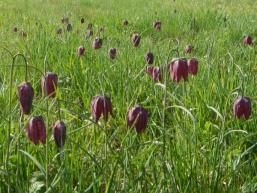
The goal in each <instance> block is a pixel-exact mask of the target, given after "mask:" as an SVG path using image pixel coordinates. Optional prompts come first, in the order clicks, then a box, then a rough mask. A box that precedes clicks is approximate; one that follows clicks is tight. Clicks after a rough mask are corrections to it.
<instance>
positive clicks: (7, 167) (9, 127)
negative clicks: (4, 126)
mask: <svg viewBox="0 0 257 193" xmlns="http://www.w3.org/2000/svg"><path fill="white" fill-rule="evenodd" d="M14 62H15V58H13V61H12V64H11V74H10V83H9V88H10V91H9V121H8V123H9V126H8V130H7V139H8V141H7V154H6V160H5V169H6V171H7V173H8V177H7V182H8V191H7V192H8V193H9V192H10V175H9V157H10V143H11V129H12V87H13V85H12V82H13V70H14Z"/></svg>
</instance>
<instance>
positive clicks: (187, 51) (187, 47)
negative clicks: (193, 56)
mask: <svg viewBox="0 0 257 193" xmlns="http://www.w3.org/2000/svg"><path fill="white" fill-rule="evenodd" d="M192 49H193V46H192V45H191V44H188V45H186V47H185V53H186V54H190V53H191V52H192Z"/></svg>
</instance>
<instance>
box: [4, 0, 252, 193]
mask: <svg viewBox="0 0 257 193" xmlns="http://www.w3.org/2000/svg"><path fill="white" fill-rule="evenodd" d="M233 2H234V1H233ZM236 2H238V3H236ZM253 4H254V3H252V1H250V0H242V1H235V3H231V1H228V0H226V1H218V0H214V1H210V0H207V1H200V0H199V1H198V0H194V1H189V0H184V1H183V2H181V1H168V0H163V1H157V0H151V1H143V0H130V1H122V0H117V1H113V0H108V1H102V0H95V1H90V0H85V1H82V0H81V1H79V0H77V1H60V0H48V1H39V0H34V1H32V0H29V1H22V0H18V1H10V0H8V1H4V2H2V3H1V4H0V26H1V28H0V41H1V46H2V47H5V48H7V49H8V50H10V51H11V53H12V54H13V55H15V54H16V53H22V54H23V55H24V56H25V57H26V58H27V61H28V80H29V81H30V82H31V83H32V85H33V88H34V91H35V98H34V101H33V111H32V113H31V115H30V116H24V117H23V118H20V112H19V104H18V99H17V91H16V90H17V89H16V88H17V86H18V84H19V83H20V82H21V81H24V67H23V62H24V61H23V60H22V58H17V61H16V65H15V67H14V68H13V80H12V79H11V78H10V74H11V60H12V58H11V57H10V55H9V54H8V53H7V52H6V51H4V49H2V50H1V52H0V53H1V54H0V57H1V64H0V107H1V108H0V120H1V121H0V155H1V156H0V192H1V193H2V192H3V193H5V192H7V191H8V188H9V192H21V193H23V192H55V193H56V192H67V193H68V192H133V193H134V192H174V193H179V192H181V193H182V192H183V193H184V192H197V193H201V192H202V193H206V192H210V193H211V192H212V193H214V192H228V193H235V192H244V193H250V192H255V191H256V190H257V180H256V171H257V170H256V131H255V127H256V124H257V119H256V113H255V108H256V89H255V88H256V68H257V66H256V56H257V55H256V49H255V46H252V47H249V46H244V45H242V38H243V36H244V35H247V34H250V35H252V36H253V37H254V39H255V41H256V37H257V31H256V27H255V26H257V20H256V13H255V11H254V10H253V9H251V6H252V5H253ZM237 7H239V8H238V9H236V8H237ZM175 10H176V11H175ZM235 10H236V11H235ZM62 16H68V17H69V18H70V21H71V23H72V25H73V31H72V32H64V33H63V34H62V35H57V34H56V32H55V30H56V28H58V27H62V28H63V30H64V29H65V27H64V25H63V24H62V23H61V22H60V20H61V17H62ZM82 16H83V17H84V18H85V21H86V22H85V24H80V17H82ZM225 16H227V18H228V20H227V22H226V23H224V17H225ZM124 19H128V21H129V25H128V26H127V27H124V26H123V25H122V23H123V20H124ZM157 19H158V20H160V21H161V22H162V30H161V32H156V31H155V30H154V29H153V28H152V23H153V22H154V21H155V20H157ZM89 22H92V23H93V24H94V27H93V31H94V36H93V37H90V38H85V34H86V27H87V24H88V23H89ZM14 26H17V27H18V30H19V31H18V32H17V33H14V32H12V28H13V27H14ZM102 26H103V27H104V29H105V31H104V32H103V33H100V32H98V29H99V28H100V27H102ZM78 29H79V30H80V32H79V33H77V30H78ZM21 30H24V31H25V32H26V33H27V34H28V36H27V38H22V37H20V36H19V35H18V34H19V32H20V31H21ZM134 31H136V32H138V33H140V34H141V36H142V39H141V43H140V46H139V47H138V48H134V47H133V46H132V44H131V42H130V35H131V34H132V33H133V32H134ZM96 36H100V37H102V38H103V47H102V48H101V49H100V50H93V49H92V48H91V44H92V41H93V38H94V37H96ZM188 43H191V44H193V45H194V47H195V49H194V51H193V52H192V54H191V55H189V56H188V57H196V58H198V60H199V73H198V75H197V76H196V77H192V76H190V78H189V81H188V82H187V83H185V84H184V83H183V82H181V83H179V84H176V83H175V82H173V81H171V80H170V78H169V75H168V74H165V73H166V65H167V63H168V62H170V61H171V59H172V57H175V56H176V54H175V53H174V52H171V50H173V49H176V48H177V47H178V50H179V53H180V56H184V52H183V50H184V47H185V46H186V44H188ZM80 45H84V46H85V48H86V51H85V55H84V56H83V57H77V53H76V50H77V48H78V47H79V46H80ZM110 47H115V48H117V58H116V59H115V60H113V61H112V60H110V59H109V58H108V55H107V51H108V49H109V48H110ZM149 49H150V50H151V51H152V52H153V53H154V55H155V63H154V65H156V66H157V65H158V66H161V68H162V70H163V79H164V81H163V82H162V83H161V84H160V83H155V82H153V81H152V80H151V78H150V77H149V76H148V75H147V74H146V73H145V67H146V63H145V61H144V55H145V53H146V52H147V51H148V50H149ZM170 53H171V54H170ZM45 70H46V71H52V72H55V73H57V74H58V77H59V83H58V93H57V96H58V97H57V98H58V101H57V99H48V98H45V97H43V96H42V93H41V88H40V79H41V76H42V72H44V71H45ZM9 85H12V87H10V86H9ZM242 85H244V86H243V90H244V94H245V95H246V96H249V97H250V98H251V99H252V109H253V114H252V116H251V118H250V119H249V120H247V121H245V120H237V119H235V118H234V116H233V112H232V104H233V101H234V100H235V99H236V97H237V95H239V94H241V89H242ZM97 94H106V95H108V96H110V98H111V100H112V104H113V107H114V117H112V118H110V120H109V121H108V122H107V123H106V124H105V123H104V121H103V120H102V119H101V120H100V122H99V124H98V125H96V124H95V123H94V121H93V120H92V118H91V109H90V100H91V99H92V97H93V96H95V95H97ZM10 104H11V105H10ZM136 104H141V105H142V106H144V107H145V108H146V109H147V110H148V111H149V115H150V116H149V121H148V127H147V129H146V131H145V133H143V134H141V135H139V134H137V133H136V132H135V130H134V129H132V128H131V129H129V128H127V111H128V109H129V108H130V107H132V106H134V105H136ZM9 107H10V109H9ZM59 111H60V112H59ZM60 114H61V117H62V120H63V121H64V122H65V124H66V126H67V141H66V144H65V146H64V149H63V150H61V151H58V149H57V148H56V146H55V143H54V140H53V137H52V132H51V128H52V124H53V123H54V122H55V121H56V120H57V119H59V115H60ZM33 115H42V116H43V117H44V119H45V121H46V123H47V124H46V125H47V139H48V140H47V145H33V144H32V143H30V141H29V140H28V138H27V136H26V132H25V128H26V124H27V122H28V120H29V119H30V117H31V116H33ZM9 120H10V121H9ZM9 127H10V130H9V129H8V128H9ZM9 131H10V133H9ZM7 156H8V159H6V157H7ZM6 160H7V161H6ZM17 171H18V172H17Z"/></svg>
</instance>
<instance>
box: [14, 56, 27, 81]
mask: <svg viewBox="0 0 257 193" xmlns="http://www.w3.org/2000/svg"><path fill="white" fill-rule="evenodd" d="M18 56H20V57H22V58H23V60H24V64H25V77H24V78H25V82H27V81H28V62H27V59H26V57H25V56H24V55H23V54H20V53H18V54H16V55H15V56H14V57H13V62H14V63H15V60H16V58H17V57H18Z"/></svg>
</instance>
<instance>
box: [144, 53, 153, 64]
mask: <svg viewBox="0 0 257 193" xmlns="http://www.w3.org/2000/svg"><path fill="white" fill-rule="evenodd" d="M145 61H146V63H147V64H153V61H154V55H153V53H152V52H147V53H146V54H145Z"/></svg>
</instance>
